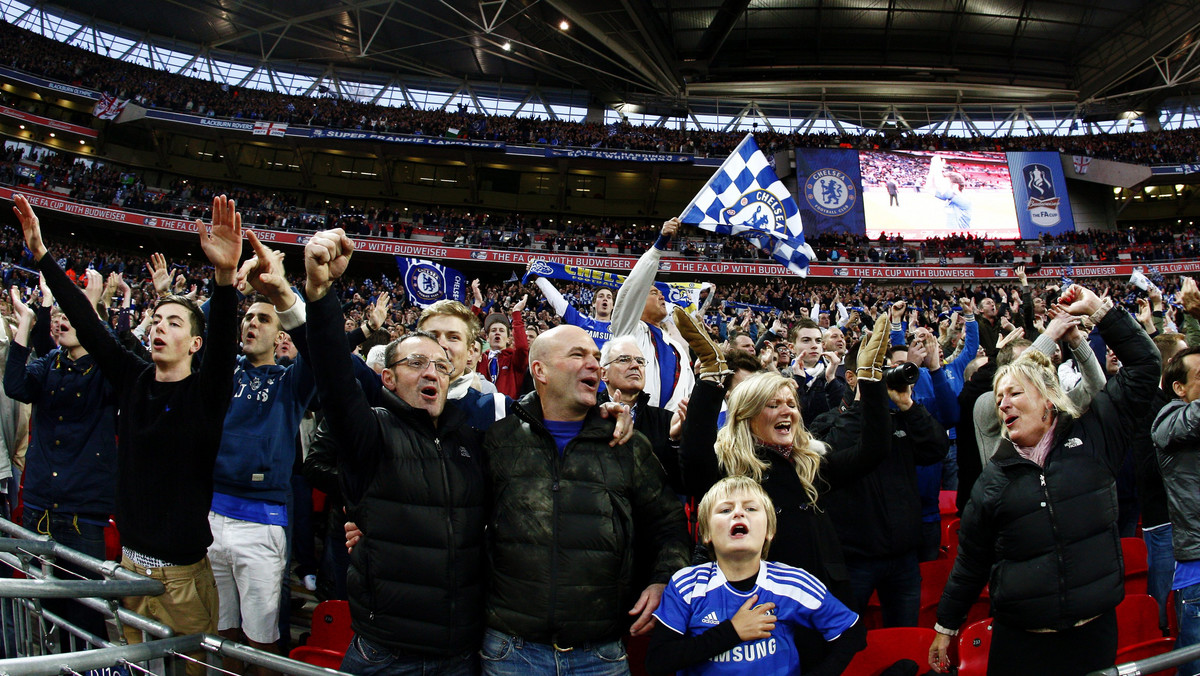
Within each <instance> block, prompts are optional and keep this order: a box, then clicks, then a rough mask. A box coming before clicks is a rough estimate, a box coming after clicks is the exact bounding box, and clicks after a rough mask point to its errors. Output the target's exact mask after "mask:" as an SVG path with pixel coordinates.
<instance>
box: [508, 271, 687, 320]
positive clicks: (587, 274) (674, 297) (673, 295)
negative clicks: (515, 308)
mask: <svg viewBox="0 0 1200 676" xmlns="http://www.w3.org/2000/svg"><path fill="white" fill-rule="evenodd" d="M530 277H546V278H547V279H565V280H567V281H571V282H583V283H584V284H591V285H592V286H602V287H604V288H606V289H612V290H613V291H616V290H617V289H620V288H621V284H623V283H624V282H625V275H618V274H617V273H615V272H605V271H604V270H594V269H592V268H581V267H579V266H577V265H563V264H562V263H555V262H553V261H543V260H537V261H533V262H532V263H530V264H529V270H528V271H527V272H526V273H525V276H524V277H522V278H521V283H522V284H525V283H526V282H528V281H529V278H530ZM654 286H655V287H657V288H658V290H659V291H661V292H662V295H663V298H666V299H667V302H668V303H672V304H674V305H678V306H679V307H681V308H683V309H684V310H687V311H688V312H695V311H696V310H697V309H699V307H700V289H701V288H703V286H704V283H703V282H671V283H667V282H655V283H654Z"/></svg>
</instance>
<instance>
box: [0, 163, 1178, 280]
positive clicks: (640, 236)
mask: <svg viewBox="0 0 1200 676" xmlns="http://www.w3.org/2000/svg"><path fill="white" fill-rule="evenodd" d="M0 184H4V185H11V186H14V187H24V186H28V187H29V188H32V189H34V190H39V191H43V192H58V193H62V194H66V195H67V196H69V197H71V198H72V199H75V200H77V201H80V202H84V203H89V204H101V205H104V206H112V205H116V206H120V207H123V208H126V209H130V210H134V211H141V212H146V213H152V214H166V215H171V216H177V217H182V218H202V217H206V216H207V215H208V206H207V202H210V201H211V199H212V197H213V196H214V195H217V194H227V195H230V196H231V197H233V198H234V199H236V200H238V204H239V205H245V207H244V216H245V219H246V223H247V224H251V225H259V226H265V227H268V228H272V229H279V230H300V231H308V232H315V231H317V230H319V229H321V228H324V227H327V226H335V227H341V228H343V229H344V230H346V232H348V233H350V234H352V235H358V236H371V237H386V238H393V237H394V238H405V239H412V238H413V236H414V234H419V235H426V236H434V237H440V239H441V241H442V242H443V243H446V244H451V245H457V246H473V247H481V248H499V249H517V250H526V251H528V250H544V251H556V252H567V253H596V252H600V253H605V252H607V253H616V254H619V255H624V254H632V253H635V252H637V251H639V250H641V249H643V248H644V247H645V245H646V244H647V243H649V242H651V241H653V239H654V237H655V230H654V228H652V227H651V226H649V225H647V224H644V223H643V224H641V225H633V224H631V223H630V222H628V221H626V222H621V219H600V220H592V219H588V218H580V219H577V220H576V219H563V218H558V219H555V218H553V217H551V216H549V215H532V214H530V215H526V214H520V213H505V212H494V213H488V212H484V211H480V210H478V209H476V210H467V209H462V208H446V207H430V206H425V205H417V204H412V205H400V204H397V205H394V206H390V207H386V208H375V207H372V208H368V209H362V208H355V207H352V206H338V205H329V204H324V203H323V201H322V203H321V204H319V205H317V208H316V209H315V210H309V209H308V208H306V207H305V206H304V205H302V204H300V197H299V196H297V195H295V194H289V193H283V192H263V191H259V190H254V189H249V188H241V187H237V186H233V185H220V184H211V183H206V182H201V181H195V180H189V179H185V178H177V179H174V180H173V181H172V182H171V184H170V185H169V186H147V185H146V183H145V181H144V180H143V178H142V177H141V175H140V174H139V173H138V172H136V171H134V170H131V169H128V168H122V167H119V166H117V165H113V164H109V163H105V162H101V161H95V160H84V159H79V158H75V157H73V156H71V155H69V154H66V153H61V152H57V151H54V150H51V149H35V150H32V151H30V152H28V153H27V152H26V148H24V147H19V146H18V144H16V143H13V142H5V143H4V146H3V149H2V150H0ZM641 220H643V221H644V219H641ZM1197 242H1198V238H1197V230H1196V229H1195V228H1193V227H1190V226H1189V227H1186V228H1182V227H1179V228H1176V231H1174V232H1173V231H1172V230H1170V229H1167V228H1164V227H1159V228H1139V229H1136V230H1130V231H1127V232H1108V233H1105V232H1076V233H1067V234H1063V235H1059V236H1057V237H1054V236H1048V235H1047V236H1043V237H1042V238H1040V239H1039V240H1037V241H1019V240H1018V241H1015V242H1007V241H1000V240H996V239H988V238H984V237H979V236H976V235H971V234H968V235H960V236H948V237H942V238H931V239H928V240H924V241H908V242H906V241H905V240H904V238H903V237H901V236H899V235H892V236H888V235H887V233H883V234H881V235H880V236H879V237H878V238H876V239H874V240H872V239H869V238H867V237H865V236H861V235H852V234H845V233H838V234H835V233H819V234H817V235H816V236H813V235H811V234H810V235H809V238H808V243H809V245H810V246H812V248H813V251H814V253H815V255H816V261H817V262H832V263H837V262H845V263H881V262H882V263H898V264H905V263H910V264H915V263H930V262H934V261H936V262H937V263H938V264H939V265H945V264H950V263H952V262H961V261H962V260H963V259H967V260H970V261H972V262H974V263H976V264H987V265H1011V264H1013V262H1014V261H1016V260H1021V261H1028V262H1030V263H1031V264H1033V265H1039V264H1042V263H1047V264H1070V265H1074V264H1081V263H1088V262H1115V261H1117V260H1120V259H1121V255H1122V254H1126V255H1127V257H1128V259H1129V260H1131V261H1135V262H1154V261H1173V260H1179V259H1187V258H1195V257H1197V256H1198V255H1200V251H1198V249H1197ZM675 247H676V250H678V251H679V252H680V253H682V254H683V255H685V256H688V257H692V258H697V259H702V260H735V261H747V260H760V261H765V260H769V256H768V255H767V254H765V253H764V252H762V251H760V250H759V249H758V248H757V247H755V246H753V245H752V244H751V243H749V242H747V241H746V240H742V239H729V238H722V237H718V236H716V235H713V234H712V233H707V232H704V231H701V230H698V229H692V228H688V230H687V232H685V233H684V234H683V235H681V236H680V237H679V238H677V241H676V242H675Z"/></svg>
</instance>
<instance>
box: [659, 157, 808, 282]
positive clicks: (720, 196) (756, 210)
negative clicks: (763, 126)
mask: <svg viewBox="0 0 1200 676" xmlns="http://www.w3.org/2000/svg"><path fill="white" fill-rule="evenodd" d="M679 220H680V221H682V222H683V223H687V224H689V225H695V226H697V227H699V228H700V229H702V230H708V231H710V232H715V233H717V234H720V235H736V236H738V237H743V238H745V239H748V240H750V241H751V242H754V244H755V246H757V247H758V248H760V249H762V250H763V251H766V252H767V253H769V254H771V257H772V258H774V259H775V260H776V261H778V262H779V263H780V264H781V265H783V266H784V267H786V268H787V269H788V270H790V271H792V272H794V273H796V274H798V275H806V274H808V261H809V260H810V259H812V257H813V252H812V248H810V247H809V246H808V245H807V244H805V243H804V227H803V226H802V225H801V222H800V210H799V209H798V208H797V207H796V201H795V200H793V199H792V196H791V194H789V193H788V191H787V188H785V187H784V186H783V182H782V181H780V180H779V177H778V176H776V175H775V170H774V169H772V168H771V165H770V163H769V162H768V161H767V158H766V156H765V155H763V153H762V151H761V150H759V149H758V144H757V143H755V142H754V135H753V134H746V138H744V139H742V142H741V143H739V144H738V147H737V148H735V149H734V151H733V153H732V154H731V155H730V156H729V157H728V158H727V159H726V160H725V162H724V163H722V164H721V166H720V168H719V169H717V173H715V174H713V177H712V178H710V179H709V180H708V183H706V184H705V186H704V188H703V189H701V190H700V192H699V194H697V195H696V197H695V198H694V199H692V203H691V204H689V205H688V206H687V208H686V209H684V210H683V214H681V215H680V216H679Z"/></svg>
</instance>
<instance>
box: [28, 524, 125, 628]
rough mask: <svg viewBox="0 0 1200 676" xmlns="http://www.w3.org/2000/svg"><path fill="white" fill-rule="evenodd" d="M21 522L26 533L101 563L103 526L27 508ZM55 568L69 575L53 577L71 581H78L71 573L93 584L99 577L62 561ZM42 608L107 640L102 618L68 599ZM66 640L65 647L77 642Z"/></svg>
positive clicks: (57, 574) (56, 574) (50, 600)
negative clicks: (45, 538) (31, 532)
mask: <svg viewBox="0 0 1200 676" xmlns="http://www.w3.org/2000/svg"><path fill="white" fill-rule="evenodd" d="M101 518H103V517H100V516H92V517H90V520H93V521H99V520H100V519H101ZM21 522H22V523H21V525H22V526H24V527H25V528H26V529H28V530H31V531H33V532H35V533H37V534H39V535H49V536H50V537H51V538H53V539H54V541H55V542H57V543H58V544H60V545H63V546H64V547H69V548H71V549H74V550H75V551H77V552H80V553H83V554H87V555H88V556H90V557H92V558H96V559H100V560H101V561H103V560H104V527H103V526H97V525H95V524H90V523H84V522H82V521H79V520H78V519H77V518H76V515H75V514H58V513H55V512H51V511H47V510H41V511H38V510H33V509H30V508H29V506H28V505H26V507H25V512H24V514H23V515H22V518H21ZM57 565H59V566H61V567H62V568H64V569H65V570H67V571H70V572H62V571H56V572H55V577H59V578H62V579H71V580H73V579H78V578H76V577H75V575H72V573H75V574H78V575H79V576H81V577H84V578H88V579H93V580H94V579H97V578H98V577H99V576H98V575H96V574H95V573H90V572H88V571H86V570H84V569H82V568H78V567H76V566H73V565H71V564H69V563H66V562H64V561H58V562H57ZM42 605H43V606H44V607H45V608H46V609H47V610H49V611H50V612H52V613H55V614H56V615H58V616H59V617H61V618H63V619H64V620H66V621H68V622H70V623H71V624H74V625H76V626H77V627H79V628H81V629H83V630H85V631H88V632H90V633H92V634H93V635H95V636H97V637H99V638H102V639H107V638H108V629H107V628H106V626H105V620H104V616H103V615H101V614H100V613H98V612H96V611H95V610H92V609H90V608H85V607H83V606H82V605H80V604H79V603H77V602H76V601H73V600H70V599H46V600H45V601H44V602H43V604H42ZM67 636H68V635H67V634H63V637H64V641H63V643H64V645H68V644H69V642H70V641H72V640H78V639H68V638H67ZM77 646H78V649H83V648H86V647H88V646H87V645H86V644H84V642H83V641H79V642H78V643H77Z"/></svg>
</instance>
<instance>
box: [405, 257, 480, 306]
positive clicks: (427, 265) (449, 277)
mask: <svg viewBox="0 0 1200 676" xmlns="http://www.w3.org/2000/svg"><path fill="white" fill-rule="evenodd" d="M396 265H397V266H399V268H400V279H401V280H402V281H403V282H404V290H405V291H406V292H408V297H409V299H410V300H411V301H412V303H413V305H418V306H420V307H423V308H424V307H429V306H430V305H433V304H434V303H436V302H438V301H439V300H447V299H448V300H457V301H461V302H466V300H467V287H468V284H467V278H466V277H464V276H463V274H462V273H461V272H459V271H458V270H454V269H452V268H448V267H446V266H445V265H441V264H438V263H434V262H433V261H428V260H425V259H422V258H406V257H404V256H396Z"/></svg>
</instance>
